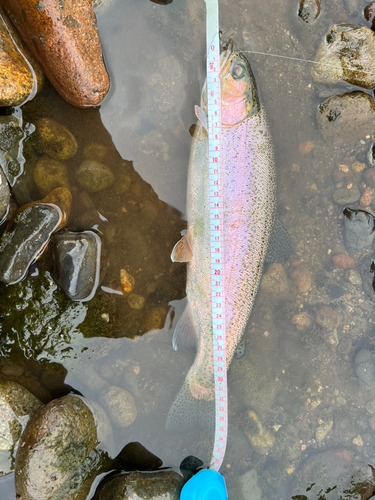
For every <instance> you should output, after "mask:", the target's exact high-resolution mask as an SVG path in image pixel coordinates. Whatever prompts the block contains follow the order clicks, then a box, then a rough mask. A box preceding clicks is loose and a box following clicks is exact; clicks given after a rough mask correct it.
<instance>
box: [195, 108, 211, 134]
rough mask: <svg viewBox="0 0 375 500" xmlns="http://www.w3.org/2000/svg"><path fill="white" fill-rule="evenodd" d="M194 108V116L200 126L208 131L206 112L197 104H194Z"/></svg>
mask: <svg viewBox="0 0 375 500" xmlns="http://www.w3.org/2000/svg"><path fill="white" fill-rule="evenodd" d="M194 109H195V116H196V117H197V118H198V120H199V121H200V122H201V124H202V127H203V128H204V129H205V131H206V132H208V120H207V116H206V113H205V112H204V111H203V109H202V108H200V107H199V106H195V107H194Z"/></svg>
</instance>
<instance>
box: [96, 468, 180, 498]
mask: <svg viewBox="0 0 375 500" xmlns="http://www.w3.org/2000/svg"><path fill="white" fill-rule="evenodd" d="M183 484H184V480H183V478H182V477H181V476H180V475H179V474H177V473H176V472H173V471H160V472H151V473H150V472H149V473H142V472H132V473H129V474H117V475H115V476H111V477H109V478H108V479H106V480H104V481H103V483H101V485H100V488H99V492H98V495H97V500H138V499H142V500H146V499H147V500H179V498H180V491H181V489H182V486H183Z"/></svg>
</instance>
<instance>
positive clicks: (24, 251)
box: [0, 204, 61, 284]
mask: <svg viewBox="0 0 375 500" xmlns="http://www.w3.org/2000/svg"><path fill="white" fill-rule="evenodd" d="M60 221H61V212H60V210H58V209H57V208H56V207H54V206H51V205H42V204H39V205H33V206H28V207H26V208H25V209H23V210H22V211H21V212H20V213H19V214H18V215H17V217H16V218H15V220H14V223H13V230H12V231H11V232H9V233H8V232H6V233H4V234H3V236H2V237H1V239H0V281H2V282H3V283H6V284H13V283H17V281H20V280H21V279H22V278H24V277H25V275H26V273H27V271H28V269H29V266H30V264H31V263H32V262H34V261H35V259H36V258H37V257H38V256H39V255H41V254H42V252H43V251H44V249H45V248H46V246H47V244H48V242H49V239H50V237H51V234H52V233H53V232H54V231H55V230H56V229H57V227H58V226H59V224H60Z"/></svg>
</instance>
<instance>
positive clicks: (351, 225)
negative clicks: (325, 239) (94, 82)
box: [343, 207, 375, 253]
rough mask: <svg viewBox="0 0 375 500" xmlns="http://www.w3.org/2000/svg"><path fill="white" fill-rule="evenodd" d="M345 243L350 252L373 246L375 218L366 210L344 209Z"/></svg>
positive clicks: (357, 251)
mask: <svg viewBox="0 0 375 500" xmlns="http://www.w3.org/2000/svg"><path fill="white" fill-rule="evenodd" d="M343 213H344V243H345V248H346V249H347V250H348V252H350V253H359V252H362V251H363V250H365V249H369V248H371V244H372V242H373V240H374V236H375V219H374V216H373V215H372V214H370V213H369V212H365V211H364V210H353V209H351V208H348V207H347V208H345V209H344V212H343Z"/></svg>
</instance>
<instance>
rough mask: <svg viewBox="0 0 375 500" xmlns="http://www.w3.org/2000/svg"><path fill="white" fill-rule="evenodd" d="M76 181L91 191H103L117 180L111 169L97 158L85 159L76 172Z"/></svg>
mask: <svg viewBox="0 0 375 500" xmlns="http://www.w3.org/2000/svg"><path fill="white" fill-rule="evenodd" d="M75 177H76V181H77V182H78V184H79V185H80V186H81V188H82V189H86V191H88V192H89V193H96V192H98V191H103V189H106V188H108V187H110V186H112V184H113V183H114V182H115V177H114V175H113V173H112V172H111V170H110V169H109V168H108V167H107V166H106V165H104V163H101V162H100V161H97V160H84V161H83V162H82V163H81V165H80V166H79V168H78V170H76V173H75Z"/></svg>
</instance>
